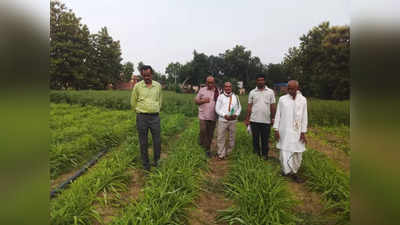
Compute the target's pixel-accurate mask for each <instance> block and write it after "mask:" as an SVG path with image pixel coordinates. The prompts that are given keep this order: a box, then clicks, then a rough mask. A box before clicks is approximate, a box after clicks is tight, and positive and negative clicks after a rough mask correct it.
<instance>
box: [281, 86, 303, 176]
mask: <svg viewBox="0 0 400 225" xmlns="http://www.w3.org/2000/svg"><path fill="white" fill-rule="evenodd" d="M298 89H299V82H298V81H296V80H291V81H289V82H288V94H286V95H284V96H282V97H281V98H280V99H279V103H278V107H277V112H276V114H275V123H274V126H273V129H274V130H275V138H276V140H277V145H276V147H277V148H278V149H279V150H280V155H279V159H280V162H281V166H282V173H283V175H284V176H289V175H290V176H292V178H293V179H294V180H295V181H296V182H302V180H301V179H300V178H299V177H298V176H297V172H298V170H299V168H300V165H301V161H302V153H303V152H304V151H305V150H306V148H305V144H306V143H307V141H306V135H305V133H306V132H307V123H308V121H307V120H308V116H307V99H306V98H305V97H304V96H303V95H302V94H301V92H300V91H299V90H298Z"/></svg>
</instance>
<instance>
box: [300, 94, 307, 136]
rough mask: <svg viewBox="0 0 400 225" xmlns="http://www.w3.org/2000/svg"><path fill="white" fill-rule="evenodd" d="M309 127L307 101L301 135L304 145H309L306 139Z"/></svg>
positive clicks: (302, 119)
mask: <svg viewBox="0 0 400 225" xmlns="http://www.w3.org/2000/svg"><path fill="white" fill-rule="evenodd" d="M307 126H308V114H307V101H305V105H304V107H303V113H302V118H301V134H300V141H301V142H303V143H307V139H306V132H307Z"/></svg>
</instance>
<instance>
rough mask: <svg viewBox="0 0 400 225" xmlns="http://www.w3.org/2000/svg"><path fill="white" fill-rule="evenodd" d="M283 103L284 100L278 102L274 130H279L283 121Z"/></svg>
mask: <svg viewBox="0 0 400 225" xmlns="http://www.w3.org/2000/svg"><path fill="white" fill-rule="evenodd" d="M281 104H282V100H281V101H279V102H278V107H277V109H276V113H275V119H274V126H273V128H274V130H279V123H280V121H281Z"/></svg>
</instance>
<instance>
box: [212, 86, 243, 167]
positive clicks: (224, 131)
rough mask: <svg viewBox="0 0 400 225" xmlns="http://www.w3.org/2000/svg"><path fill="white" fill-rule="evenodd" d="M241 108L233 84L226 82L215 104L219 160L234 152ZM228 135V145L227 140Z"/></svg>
mask: <svg viewBox="0 0 400 225" xmlns="http://www.w3.org/2000/svg"><path fill="white" fill-rule="evenodd" d="M241 110H242V106H241V105H240V101H239V98H238V97H237V95H235V94H234V93H233V92H232V84H231V83H230V82H225V84H224V92H223V93H222V94H220V95H219V96H218V99H217V103H216V105H215V112H216V113H217V115H218V125H217V148H218V152H217V155H218V159H219V160H222V159H224V158H225V157H226V156H227V154H229V153H231V152H232V149H233V147H234V145H235V131H236V122H237V118H238V117H239V115H240V112H241ZM227 135H228V138H229V141H228V145H226V142H225V137H226V136H227Z"/></svg>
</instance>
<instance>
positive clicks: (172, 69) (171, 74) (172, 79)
mask: <svg viewBox="0 0 400 225" xmlns="http://www.w3.org/2000/svg"><path fill="white" fill-rule="evenodd" d="M181 69H182V65H181V64H180V63H179V62H176V63H170V64H168V66H167V68H166V69H165V73H166V74H168V83H174V84H175V85H177V79H178V74H179V73H180V71H181Z"/></svg>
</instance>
